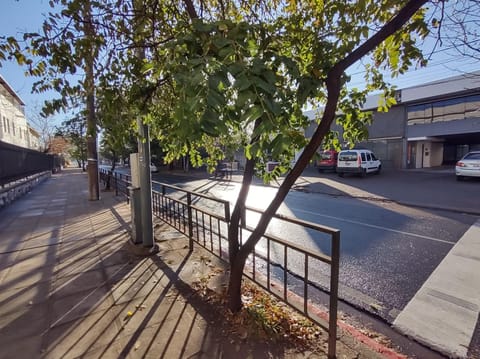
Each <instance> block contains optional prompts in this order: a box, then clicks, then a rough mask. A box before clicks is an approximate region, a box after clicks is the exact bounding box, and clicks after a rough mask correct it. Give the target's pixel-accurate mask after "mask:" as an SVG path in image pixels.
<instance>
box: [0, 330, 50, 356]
mask: <svg viewBox="0 0 480 359" xmlns="http://www.w3.org/2000/svg"><path fill="white" fill-rule="evenodd" d="M41 345H42V337H41V336H32V337H27V338H21V339H17V340H10V341H8V342H7V343H6V344H5V345H3V346H2V348H1V350H0V359H12V358H15V359H32V358H40V357H41V355H42V352H41Z"/></svg>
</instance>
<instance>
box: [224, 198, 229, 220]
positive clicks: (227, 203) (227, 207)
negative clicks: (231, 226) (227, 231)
mask: <svg viewBox="0 0 480 359" xmlns="http://www.w3.org/2000/svg"><path fill="white" fill-rule="evenodd" d="M225 222H227V223H230V202H225Z"/></svg>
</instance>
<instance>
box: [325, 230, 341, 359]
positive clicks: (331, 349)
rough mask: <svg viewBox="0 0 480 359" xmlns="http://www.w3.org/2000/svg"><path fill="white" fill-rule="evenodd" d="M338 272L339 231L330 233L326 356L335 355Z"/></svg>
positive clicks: (330, 358)
mask: <svg viewBox="0 0 480 359" xmlns="http://www.w3.org/2000/svg"><path fill="white" fill-rule="evenodd" d="M339 272H340V232H336V233H333V235H332V263H331V276H330V303H329V316H328V358H329V359H333V358H335V357H336V351H337V309H338V278H339Z"/></svg>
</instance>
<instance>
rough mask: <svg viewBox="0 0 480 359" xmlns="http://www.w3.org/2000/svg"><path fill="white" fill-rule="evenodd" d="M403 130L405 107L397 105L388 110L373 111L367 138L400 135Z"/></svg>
mask: <svg viewBox="0 0 480 359" xmlns="http://www.w3.org/2000/svg"><path fill="white" fill-rule="evenodd" d="M404 132H405V107H404V106H397V107H393V108H391V109H390V111H388V112H375V113H374V114H373V122H372V124H371V125H370V126H369V127H368V137H369V139H375V138H389V137H402V136H403V134H404Z"/></svg>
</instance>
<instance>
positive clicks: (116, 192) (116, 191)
mask: <svg viewBox="0 0 480 359" xmlns="http://www.w3.org/2000/svg"><path fill="white" fill-rule="evenodd" d="M113 178H114V179H115V181H114V182H115V196H118V180H117V172H114V174H113Z"/></svg>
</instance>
